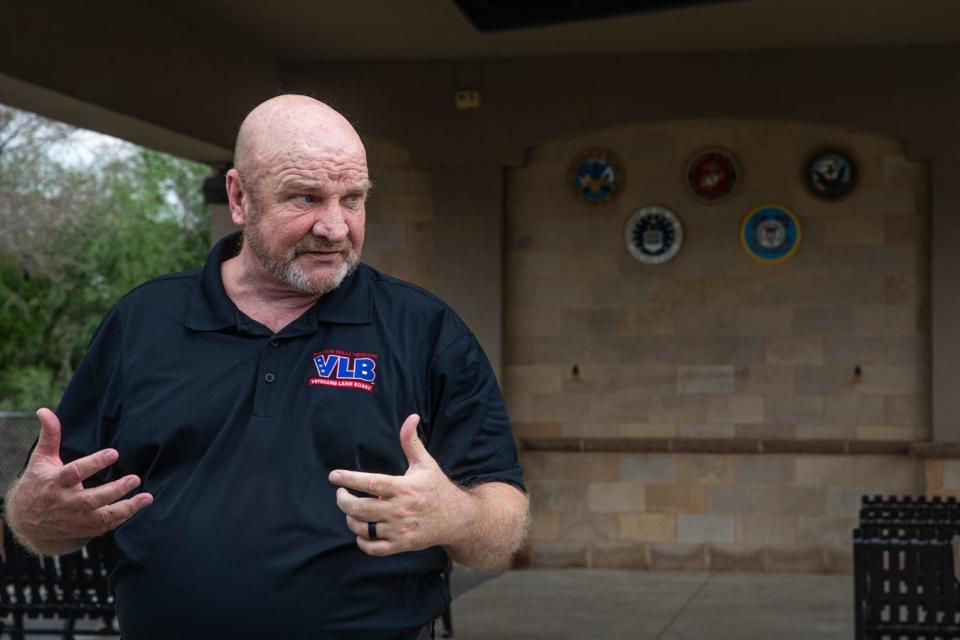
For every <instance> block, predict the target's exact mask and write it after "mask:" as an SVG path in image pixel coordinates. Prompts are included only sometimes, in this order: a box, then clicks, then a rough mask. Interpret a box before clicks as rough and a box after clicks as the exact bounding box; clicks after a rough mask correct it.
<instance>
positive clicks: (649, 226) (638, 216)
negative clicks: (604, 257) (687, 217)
mask: <svg viewBox="0 0 960 640" xmlns="http://www.w3.org/2000/svg"><path fill="white" fill-rule="evenodd" d="M624 239H625V240H626V242H627V250H628V251H629V252H630V255H632V256H633V257H634V258H636V259H637V260H639V261H640V262H642V263H644V264H662V263H664V262H667V261H668V260H670V259H671V258H673V257H674V256H675V255H677V252H678V251H680V246H681V245H682V244H683V225H682V224H681V223H680V219H679V218H678V217H677V214H675V213H674V212H673V211H671V210H670V209H667V208H666V207H661V206H657V205H652V206H648V207H643V208H641V209H638V210H637V211H636V212H634V214H633V215H631V216H630V219H629V220H627V226H626V229H625V230H624Z"/></svg>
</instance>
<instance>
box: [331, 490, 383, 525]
mask: <svg viewBox="0 0 960 640" xmlns="http://www.w3.org/2000/svg"><path fill="white" fill-rule="evenodd" d="M337 506H338V507H340V511H343V512H344V513H345V514H347V515H348V516H353V517H354V518H356V519H358V520H363V521H365V522H380V521H382V520H386V519H387V517H388V515H389V509H390V506H389V505H388V504H387V503H386V502H385V501H383V500H378V499H376V498H358V497H357V496H354V495H351V494H350V492H349V491H347V490H346V489H337Z"/></svg>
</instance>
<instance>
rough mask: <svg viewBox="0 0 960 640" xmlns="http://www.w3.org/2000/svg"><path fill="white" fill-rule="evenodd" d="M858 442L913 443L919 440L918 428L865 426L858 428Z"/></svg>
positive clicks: (879, 425) (882, 425)
mask: <svg viewBox="0 0 960 640" xmlns="http://www.w3.org/2000/svg"><path fill="white" fill-rule="evenodd" d="M856 433H857V435H856V437H857V440H897V441H905V442H913V441H915V440H916V439H917V428H916V427H915V426H913V427H903V426H897V425H887V424H876V425H870V424H864V425H859V426H857V432H856Z"/></svg>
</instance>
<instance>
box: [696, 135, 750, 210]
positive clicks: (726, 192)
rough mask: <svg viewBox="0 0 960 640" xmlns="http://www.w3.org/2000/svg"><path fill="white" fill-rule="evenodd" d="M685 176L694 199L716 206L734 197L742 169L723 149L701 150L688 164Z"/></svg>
mask: <svg viewBox="0 0 960 640" xmlns="http://www.w3.org/2000/svg"><path fill="white" fill-rule="evenodd" d="M684 175H685V177H686V181H687V188H688V189H689V190H690V193H691V194H692V195H693V197H694V198H696V199H697V200H699V201H700V202H705V203H707V204H716V203H718V202H723V201H724V200H726V199H728V198H730V197H731V196H733V194H734V192H735V191H736V190H737V186H738V185H739V183H740V167H739V165H737V161H736V160H734V158H733V155H731V154H730V153H728V152H727V151H725V150H723V149H718V148H711V149H701V150H700V151H698V152H697V153H695V154H694V155H693V157H692V158H691V159H690V161H689V162H687V166H686V169H685V170H684Z"/></svg>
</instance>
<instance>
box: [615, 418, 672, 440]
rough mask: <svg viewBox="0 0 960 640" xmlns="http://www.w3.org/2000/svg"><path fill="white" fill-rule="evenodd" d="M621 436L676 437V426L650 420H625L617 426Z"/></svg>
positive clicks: (618, 433)
mask: <svg viewBox="0 0 960 640" xmlns="http://www.w3.org/2000/svg"><path fill="white" fill-rule="evenodd" d="M617 435H618V436H620V437H621V438H676V437H677V427H676V426H675V425H672V424H658V423H652V422H626V423H622V424H620V425H618V426H617Z"/></svg>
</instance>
